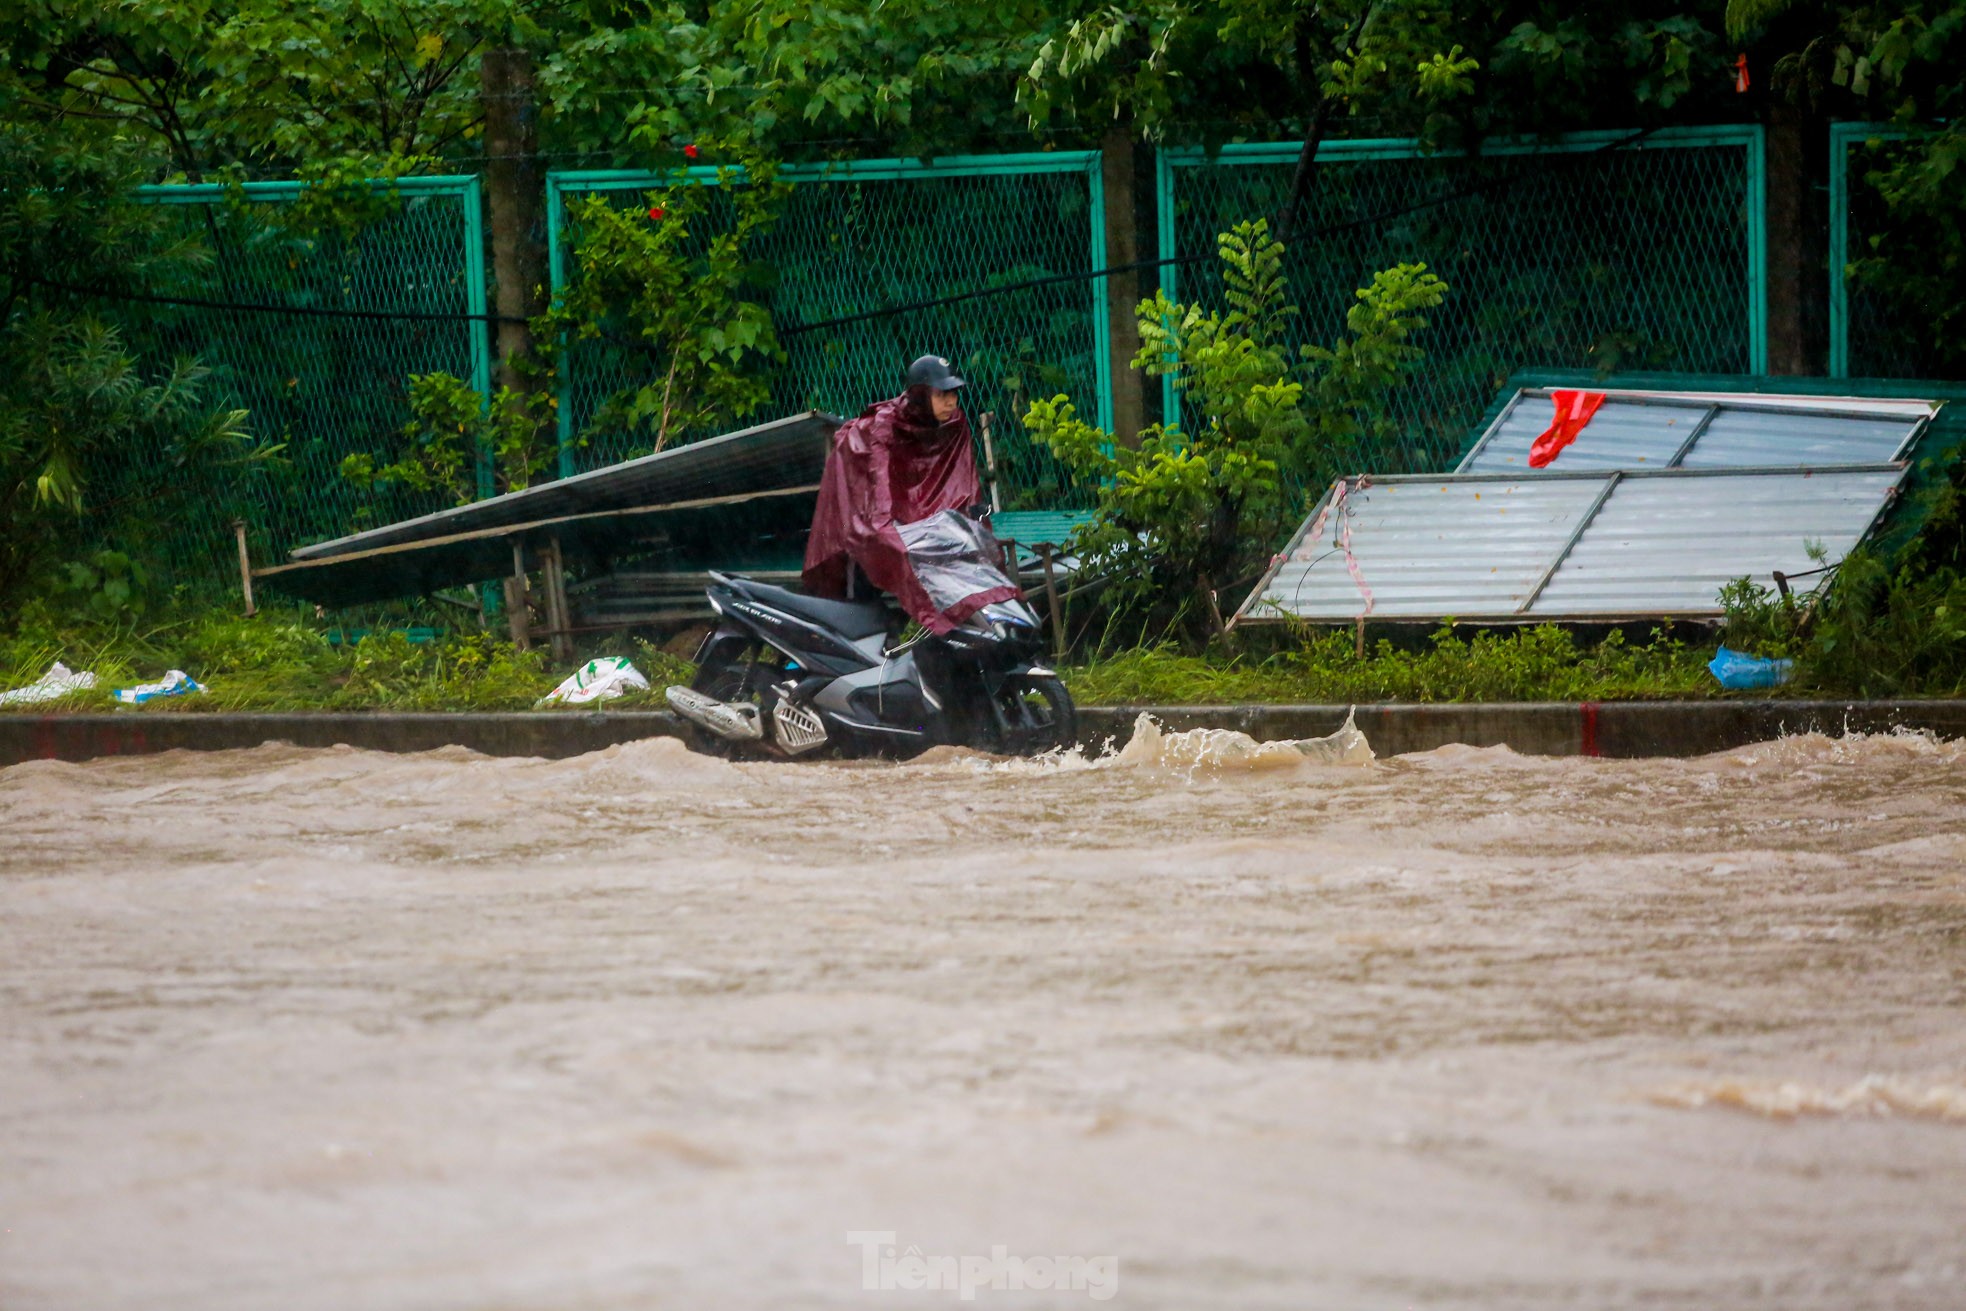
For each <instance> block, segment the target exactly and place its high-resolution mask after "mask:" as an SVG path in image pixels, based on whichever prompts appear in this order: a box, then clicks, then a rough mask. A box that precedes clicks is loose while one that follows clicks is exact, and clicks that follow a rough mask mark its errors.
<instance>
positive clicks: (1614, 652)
mask: <svg viewBox="0 0 1966 1311" xmlns="http://www.w3.org/2000/svg"><path fill="white" fill-rule="evenodd" d="M1705 659H1706V656H1705V654H1704V653H1703V652H1702V651H1699V650H1695V649H1693V648H1690V647H1688V646H1686V645H1685V644H1684V643H1682V642H1680V641H1679V640H1677V639H1675V638H1672V637H1669V636H1667V635H1664V634H1662V633H1659V632H1656V631H1655V632H1654V633H1653V634H1652V637H1651V640H1650V641H1649V642H1646V643H1644V644H1642V645H1633V644H1631V643H1628V642H1627V641H1626V640H1625V638H1624V636H1623V634H1621V633H1619V632H1616V631H1614V632H1612V633H1611V634H1610V635H1608V636H1607V637H1605V638H1604V639H1603V640H1601V641H1599V642H1598V643H1596V644H1595V645H1593V646H1582V645H1579V643H1578V642H1577V640H1576V638H1575V636H1574V635H1573V634H1571V633H1570V632H1568V631H1566V630H1564V629H1561V628H1556V627H1552V626H1549V625H1544V626H1542V627H1538V628H1531V629H1523V630H1510V631H1506V632H1502V631H1496V630H1492V629H1490V630H1482V631H1479V632H1477V633H1476V634H1475V635H1474V637H1472V638H1463V637H1462V636H1461V635H1460V634H1459V633H1458V632H1457V631H1456V630H1455V629H1454V628H1453V627H1452V625H1449V626H1446V627H1443V628H1440V629H1438V630H1437V631H1436V632H1434V633H1433V634H1432V636H1431V638H1430V639H1429V640H1428V642H1427V644H1426V645H1425V646H1423V647H1420V648H1418V649H1405V648H1401V647H1397V646H1395V645H1394V644H1393V643H1391V642H1390V641H1383V640H1382V641H1380V642H1378V643H1376V644H1375V645H1374V646H1373V648H1372V649H1370V650H1369V651H1368V652H1367V653H1366V654H1365V655H1364V656H1363V657H1361V656H1359V655H1358V654H1357V653H1356V649H1355V646H1354V638H1353V635H1352V634H1351V633H1350V632H1348V631H1347V632H1323V633H1318V632H1315V631H1310V630H1306V631H1305V632H1304V633H1303V634H1302V635H1301V636H1300V637H1299V638H1298V640H1297V641H1295V642H1293V643H1291V644H1289V645H1287V646H1286V647H1285V648H1284V649H1282V650H1280V651H1276V652H1274V653H1272V654H1269V655H1267V656H1264V657H1263V658H1261V659H1244V658H1239V657H1237V658H1217V659H1210V658H1207V657H1202V656H1195V655H1183V654H1181V653H1180V652H1178V651H1176V650H1174V649H1173V648H1171V647H1166V646H1160V647H1150V648H1143V649H1139V650H1133V651H1126V652H1121V653H1119V654H1116V655H1113V656H1110V657H1108V658H1105V659H1102V660H1098V661H1095V662H1092V663H1090V664H1086V665H1083V666H1080V667H1078V668H1076V669H1073V670H1070V671H1069V672H1068V675H1067V677H1068V679H1069V681H1070V684H1071V688H1072V694H1073V695H1074V696H1075V697H1077V698H1078V699H1079V701H1080V702H1082V703H1083V704H1087V705H1231V704H1241V703H1247V702H1267V703H1288V702H1309V703H1325V704H1329V703H1334V702H1335V703H1340V704H1343V703H1346V702H1380V701H1420V702H1429V701H1605V700H1614V699H1615V700H1633V699H1647V698H1665V697H1686V696H1701V695H1713V694H1717V693H1718V692H1719V690H1720V689H1719V687H1718V685H1717V684H1715V683H1714V681H1713V678H1712V676H1711V675H1710V674H1708V673H1707V670H1706V667H1705V663H1704V662H1705Z"/></svg>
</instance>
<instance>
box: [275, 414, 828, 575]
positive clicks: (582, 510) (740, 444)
mask: <svg viewBox="0 0 1966 1311" xmlns="http://www.w3.org/2000/svg"><path fill="white" fill-rule="evenodd" d="M839 426H840V421H839V420H838V419H836V418H834V417H833V416H832V415H830V414H821V413H819V412H817V411H808V412H806V413H804V414H797V415H794V416H792V417H791V418H789V419H777V420H774V421H773V422H771V423H761V424H758V425H757V426H756V427H752V428H745V429H743V430H742V431H739V432H733V433H726V434H724V435H723V436H721V437H711V438H708V439H706V440H704V441H700V442H692V443H690V444H689V445H688V446H678V447H675V448H674V449H672V450H667V451H660V452H657V453H656V454H654V455H645V456H643V457H641V458H640V459H638V460H624V461H622V462H621V463H620V464H611V465H609V466H608V467H607V468H605V469H596V470H594V471H593V472H591V473H583V474H576V475H575V476H574V477H571V478H561V479H559V480H557V481H555V482H550V483H542V484H540V485H539V486H537V487H528V488H527V489H526V490H524V491H522V492H508V493H506V494H505V495H504V496H495V497H492V498H491V499H490V500H485V501H476V502H473V503H472V504H470V505H461V506H458V507H457V508H455V509H451V510H440V511H438V512H437V513H436V514H426V515H424V516H422V517H421V518H417V519H405V520H403V521H402V522H401V523H393V524H389V525H388V526H386V527H383V528H372V529H370V530H369V531H367V532H361V533H355V534H354V535H352V536H349V537H341V538H337V539H336V540H334V541H332V542H321V543H319V544H317V545H314V546H304V547H301V548H300V549H299V550H297V551H295V552H294V553H293V556H292V558H293V559H294V560H296V561H300V560H320V559H325V558H327V557H330V556H339V555H351V554H354V553H356V552H361V551H372V550H375V549H376V548H378V547H383V546H399V545H402V544H405V543H409V542H418V541H428V540H432V539H435V538H440V537H455V536H457V535H459V534H463V533H475V532H481V531H484V530H487V529H494V528H501V527H513V526H516V525H519V524H537V523H542V522H546V521H550V520H554V519H563V518H569V517H571V516H574V515H581V514H594V513H598V512H603V511H619V510H629V509H637V508H644V507H650V506H661V505H672V504H674V503H676V502H678V501H698V500H703V499H706V498H710V497H719V496H742V495H749V494H752V493H756V492H762V491H771V490H775V489H779V488H785V487H798V486H803V485H805V484H808V483H817V482H818V481H819V479H820V475H821V474H822V473H823V472H824V471H825V468H826V450H827V446H828V444H829V439H830V438H831V436H832V433H833V429H835V428H837V427H839ZM465 581H470V580H465Z"/></svg>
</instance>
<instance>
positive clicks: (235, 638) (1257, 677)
mask: <svg viewBox="0 0 1966 1311" xmlns="http://www.w3.org/2000/svg"><path fill="white" fill-rule="evenodd" d="M331 632H333V628H332V626H330V625H326V624H323V623H321V622H320V621H316V620H314V619H313V618H312V617H311V616H310V615H307V614H304V613H303V612H301V611H298V610H290V611H286V612H281V613H266V614H261V615H260V616H258V617H256V618H253V619H245V618H241V617H239V616H237V615H233V614H228V613H225V612H223V611H220V610H192V611H190V612H188V613H184V614H181V615H178V616H176V617H173V618H170V619H168V620H166V621H164V622H157V623H151V624H147V625H145V624H138V623H133V622H130V621H125V622H123V623H121V624H110V623H101V622H97V621H92V620H86V619H65V620H64V619H60V618H57V617H53V616H52V615H51V614H50V613H49V612H48V611H47V610H45V609H34V610H32V611H30V613H29V614H28V615H27V616H25V617H24V619H23V620H22V621H20V622H19V623H18V625H17V629H16V631H15V632H14V634H13V635H12V636H11V637H7V638H0V688H10V687H18V686H21V685H23V684H26V683H31V682H33V681H34V680H35V679H37V678H39V677H40V676H41V675H42V674H43V673H45V672H46V671H47V668H48V666H49V664H50V663H52V662H53V661H55V660H57V659H59V660H61V661H63V662H64V663H66V664H67V665H68V666H69V667H70V668H71V669H78V670H80V669H87V670H91V671H93V672H94V673H95V674H96V676H97V678H98V680H99V690H97V691H94V692H87V693H77V694H75V695H73V696H70V697H67V698H65V699H64V700H62V701H58V702H49V703H44V704H42V705H38V706H21V707H12V708H10V709H11V711H12V713H28V714H33V713H46V712H48V711H50V710H56V711H85V710H105V709H109V708H110V707H111V706H112V705H113V704H114V703H113V702H112V701H111V699H110V697H109V692H108V689H111V688H114V687H118V686H130V685H132V684H135V683H142V682H149V681H151V680H154V679H156V678H158V677H160V676H161V675H162V674H163V673H164V672H165V671H166V670H168V669H182V670H184V671H185V672H186V673H188V674H190V675H191V676H192V677H193V678H195V679H197V680H198V681H199V682H201V683H203V684H205V685H206V687H208V688H209V689H210V690H209V691H208V692H207V693H205V694H203V695H194V696H186V697H170V698H161V699H159V700H156V701H153V702H151V703H149V705H148V706H147V707H145V709H148V710H153V711H156V710H168V711H198V712H211V711H225V710H260V711H306V710H337V711H347V710H398V711H400V710H452V711H458V710H462V711H473V710H475V711H494V710H529V709H531V708H533V707H534V706H535V705H536V704H537V703H538V701H539V698H540V697H542V696H544V695H545V694H546V693H547V692H548V691H550V690H551V689H552V688H553V687H554V685H556V684H557V683H558V682H559V681H560V680H561V679H563V678H564V677H566V675H567V674H569V673H571V672H572V671H573V669H574V668H575V667H576V664H577V662H566V663H556V662H554V661H552V660H551V659H550V658H549V657H548V656H547V654H546V653H545V652H543V651H539V650H534V651H528V652H518V651H515V650H514V649H513V648H512V646H511V644H510V643H509V642H507V641H506V640H504V639H503V638H502V637H500V636H497V635H494V634H489V633H481V632H477V631H475V627H474V628H473V629H472V630H471V631H455V630H453V631H451V632H447V633H444V634H441V635H439V636H437V637H436V638H434V639H432V640H427V641H411V640H410V639H409V637H408V636H406V635H405V633H404V632H403V631H402V626H401V625H397V626H395V627H388V626H385V623H384V622H381V621H378V622H377V623H376V626H375V629H374V631H372V632H370V633H369V634H368V635H367V636H365V637H363V638H362V639H361V640H360V641H358V642H354V643H351V644H347V645H337V644H333V643H331V642H330V641H329V640H328V637H329V634H330V633H331ZM1713 647H1714V643H1713V642H1712V641H1702V642H1700V643H1698V644H1697V645H1694V644H1688V643H1686V642H1682V641H1679V640H1676V639H1675V638H1672V637H1669V636H1663V635H1659V634H1654V635H1653V636H1652V638H1651V639H1650V640H1648V641H1646V642H1643V643H1635V642H1628V641H1626V640H1625V638H1624V637H1623V636H1622V635H1621V634H1619V633H1616V632H1614V633H1612V634H1611V635H1610V636H1608V637H1606V638H1604V639H1602V640H1601V641H1597V642H1594V643H1584V642H1580V641H1579V640H1578V639H1577V638H1576V637H1575V636H1574V635H1572V634H1571V633H1569V632H1567V631H1565V630H1563V629H1559V628H1553V627H1542V628H1532V629H1522V630H1508V631H1494V630H1478V631H1475V632H1473V633H1472V635H1467V634H1466V630H1456V629H1453V628H1442V629H1439V630H1437V631H1436V632H1434V633H1433V634H1432V635H1431V636H1430V637H1428V638H1427V639H1425V640H1424V641H1423V642H1421V643H1419V644H1418V645H1416V646H1413V647H1410V648H1409V647H1402V646H1396V645H1395V644H1393V643H1391V642H1388V641H1380V642H1377V643H1375V644H1374V645H1373V647H1372V649H1371V650H1369V651H1368V652H1367V654H1366V655H1365V656H1364V657H1362V658H1361V657H1359V656H1357V655H1356V654H1354V650H1353V637H1352V634H1350V633H1349V632H1333V633H1325V634H1306V635H1298V636H1293V637H1290V638H1287V639H1284V640H1282V641H1281V642H1280V643H1279V644H1278V645H1277V646H1276V647H1275V648H1274V649H1272V650H1269V651H1267V652H1265V653H1245V654H1242V655H1239V656H1229V655H1207V656H1195V655H1184V654H1181V653H1179V652H1177V651H1176V650H1174V649H1172V648H1168V647H1156V648H1149V649H1143V650H1130V651H1123V652H1120V653H1117V654H1114V655H1111V656H1107V657H1104V658H1101V659H1098V660H1094V661H1090V662H1086V663H1082V664H1079V665H1077V666H1074V667H1068V668H1067V669H1066V670H1065V676H1066V681H1067V682H1068V684H1069V685H1070V686H1071V689H1072V693H1073V695H1074V696H1075V697H1076V698H1077V699H1078V701H1079V702H1080V703H1081V704H1084V705H1150V704H1151V705H1222V704H1239V703H1262V702H1267V703H1279V702H1319V703H1327V704H1329V703H1342V702H1386V701H1405V702H1466V701H1609V700H1645V699H1666V698H1683V697H1714V696H1723V695H1727V694H1726V693H1723V692H1722V690H1721V689H1720V687H1719V685H1718V684H1716V683H1715V682H1714V680H1713V678H1712V676H1711V675H1709V674H1708V673H1707V670H1706V661H1707V659H1708V658H1709V657H1710V656H1711V655H1712V653H1713ZM596 655H626V656H629V657H630V658H632V659H633V660H634V661H635V664H636V666H637V667H638V668H639V669H641V671H642V672H643V673H644V674H646V675H648V678H649V682H650V684H651V690H650V691H648V692H646V693H635V694H631V695H630V696H627V697H623V698H620V699H618V700H614V701H609V702H605V703H603V704H605V705H606V706H607V707H608V708H610V709H622V710H628V709H655V708H660V707H661V706H662V705H663V698H662V689H663V688H664V687H666V686H667V685H668V684H670V683H673V682H687V681H688V679H689V677H690V674H691V672H692V669H691V666H690V665H689V662H688V661H686V660H683V659H681V658H679V657H677V656H674V655H670V654H666V653H665V652H663V651H661V650H659V649H657V648H655V647H652V646H650V645H649V644H648V643H646V642H642V641H639V640H635V639H628V638H615V639H610V640H608V641H605V642H601V643H596V644H590V645H589V646H587V647H584V648H583V649H582V651H581V654H580V657H579V659H580V660H586V659H589V658H592V657H593V656H596Z"/></svg>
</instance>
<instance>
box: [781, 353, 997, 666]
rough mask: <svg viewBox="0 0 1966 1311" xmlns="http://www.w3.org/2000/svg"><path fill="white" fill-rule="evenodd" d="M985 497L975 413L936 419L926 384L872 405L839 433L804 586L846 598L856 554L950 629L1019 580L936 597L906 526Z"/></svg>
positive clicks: (937, 629) (934, 624)
mask: <svg viewBox="0 0 1966 1311" xmlns="http://www.w3.org/2000/svg"><path fill="white" fill-rule="evenodd" d="M982 499H983V489H982V484H981V483H980V482H979V481H978V479H977V477H976V455H975V452H974V451H973V450H971V448H970V437H969V420H968V419H966V418H964V417H963V415H962V414H961V412H958V413H957V414H956V416H955V417H954V418H953V419H950V420H949V421H948V422H947V423H943V424H938V423H936V421H935V412H934V410H932V409H931V408H930V405H929V397H928V388H926V387H911V388H909V389H908V390H907V391H906V392H904V393H902V394H901V395H899V396H897V397H895V398H894V399H893V400H889V401H881V402H879V403H877V404H874V405H869V406H868V407H867V408H866V409H864V410H862V411H861V412H860V417H858V418H856V419H849V420H848V421H847V422H845V423H843V424H841V425H840V426H839V428H838V429H837V430H836V431H835V432H834V433H833V449H832V451H831V452H830V453H829V454H828V455H827V457H826V473H825V476H824V477H823V478H822V479H821V480H820V483H819V509H818V510H817V511H816V512H815V513H814V515H813V517H812V536H811V537H810V538H808V539H807V541H806V564H805V575H804V583H805V590H806V592H807V593H808V594H809V595H812V596H829V597H844V596H845V595H846V594H847V592H846V582H847V565H848V563H849V562H851V563H853V564H857V565H859V566H860V571H861V572H862V573H863V574H865V575H866V576H867V579H868V581H869V582H871V583H873V585H874V586H876V587H878V588H880V589H881V590H882V591H884V592H892V593H893V594H894V596H895V598H896V599H897V600H899V601H900V602H901V608H902V609H903V610H906V611H907V612H908V614H909V616H910V617H912V618H913V619H915V620H916V621H917V622H918V623H920V624H921V625H922V627H924V628H926V629H928V630H929V631H930V632H932V633H946V632H948V631H949V630H950V629H952V628H954V627H956V626H957V625H958V624H960V623H961V622H962V621H963V620H965V619H967V618H969V616H970V615H972V614H975V613H976V612H977V611H978V610H980V609H982V608H983V607H984V606H986V605H989V604H990V603H992V602H994V601H1007V600H1009V599H1011V598H1012V597H1014V596H1017V595H1018V590H1017V588H1015V587H1013V586H1008V585H1006V586H1000V587H994V588H989V589H986V590H982V591H977V592H974V593H971V594H969V595H968V596H965V597H962V598H961V599H959V600H956V601H955V602H954V603H953V604H947V605H943V606H938V605H937V604H936V602H935V601H934V600H932V599H931V598H930V597H929V594H928V591H927V589H925V588H924V587H923V586H922V581H921V579H920V578H919V577H917V575H916V573H915V568H914V566H913V565H912V564H911V563H910V562H909V559H908V548H907V546H906V545H905V544H904V542H903V540H902V536H901V531H900V526H901V525H903V524H913V523H917V522H919V521H921V520H924V519H927V518H928V517H929V516H931V515H934V514H937V513H939V512H941V511H944V510H962V509H964V508H966V507H968V506H971V505H974V504H976V503H977V502H978V501H980V500H982ZM1007 581H1008V580H1006V582H1007ZM938 590H940V589H938ZM944 599H945V600H946V599H947V598H946V597H945V598H944Z"/></svg>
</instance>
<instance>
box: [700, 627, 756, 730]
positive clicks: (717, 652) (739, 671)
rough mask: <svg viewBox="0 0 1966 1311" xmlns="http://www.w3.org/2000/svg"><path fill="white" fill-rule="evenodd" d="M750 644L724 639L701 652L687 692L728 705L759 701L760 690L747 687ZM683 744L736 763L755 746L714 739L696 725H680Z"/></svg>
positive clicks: (749, 680)
mask: <svg viewBox="0 0 1966 1311" xmlns="http://www.w3.org/2000/svg"><path fill="white" fill-rule="evenodd" d="M752 646H753V643H750V642H747V641H745V640H743V639H742V638H733V637H726V638H721V639H719V640H718V641H716V642H714V643H713V644H712V645H711V646H710V648H709V649H708V650H707V651H705V652H703V658H702V660H701V662H700V663H698V665H697V666H696V677H694V678H692V679H690V681H689V685H690V690H691V691H694V692H701V693H703V694H704V695H705V696H713V697H715V698H717V700H719V701H728V702H732V703H737V702H742V701H750V702H754V703H757V702H761V701H762V699H763V698H762V696H761V695H760V691H761V690H760V689H758V688H755V687H753V686H751V683H752V682H753V679H752V677H751V671H752V661H751V648H752ZM760 709H761V710H762V707H760ZM683 729H684V737H683V741H684V743H685V744H687V745H688V747H689V749H690V750H692V751H697V752H701V753H702V754H703V755H706V756H722V757H723V758H724V759H726V760H738V759H742V758H743V757H744V756H746V755H749V754H751V753H752V752H753V751H754V750H755V748H756V744H755V743H751V742H732V741H730V740H729V739H727V738H721V737H718V736H717V735H716V734H715V733H712V732H711V731H710V730H708V729H706V728H703V727H701V726H700V725H697V724H690V723H685V724H684V725H683Z"/></svg>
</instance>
